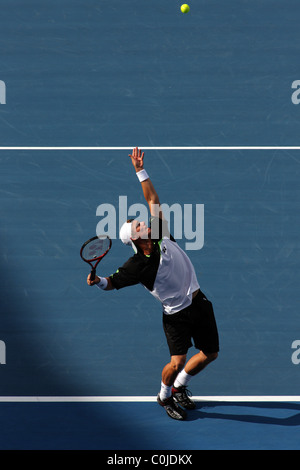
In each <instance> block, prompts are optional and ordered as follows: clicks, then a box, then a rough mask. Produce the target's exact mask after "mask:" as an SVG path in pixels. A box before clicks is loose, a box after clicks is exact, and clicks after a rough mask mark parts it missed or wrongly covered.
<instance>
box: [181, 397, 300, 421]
mask: <svg viewBox="0 0 300 470" xmlns="http://www.w3.org/2000/svg"><path fill="white" fill-rule="evenodd" d="M215 407H217V408H218V409H219V408H220V407H221V408H222V407H224V409H225V411H224V412H223V411H222V412H220V411H218V412H213V411H210V410H213V409H214V408H215ZM247 407H248V408H250V409H251V412H249V414H245V413H244V408H247ZM204 409H207V410H208V411H205V410H204ZM227 409H228V411H229V412H226V410H227ZM257 409H259V410H261V411H262V414H256V413H257ZM290 410H291V411H295V412H296V413H293V414H291V415H290V416H284V415H285V414H286V412H289V411H290ZM196 411H197V416H196V415H194V416H192V415H189V417H188V420H189V421H194V420H197V419H220V420H230V421H241V422H246V423H256V424H271V425H278V426H300V405H299V404H296V403H259V402H258V403H240V402H230V403H228V402H218V403H205V404H203V403H197V410H196ZM241 411H242V412H241ZM252 411H253V413H252ZM274 415H276V416H274ZM278 415H282V416H278Z"/></svg>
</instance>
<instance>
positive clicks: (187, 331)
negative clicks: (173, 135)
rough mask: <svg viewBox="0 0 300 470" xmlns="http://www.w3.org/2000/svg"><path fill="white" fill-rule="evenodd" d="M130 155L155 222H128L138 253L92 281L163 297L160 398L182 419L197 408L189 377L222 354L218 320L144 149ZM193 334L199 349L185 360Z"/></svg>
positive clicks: (124, 233)
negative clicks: (165, 358) (171, 227)
mask: <svg viewBox="0 0 300 470" xmlns="http://www.w3.org/2000/svg"><path fill="white" fill-rule="evenodd" d="M129 157H130V158H131V161H132V164H133V166H134V168H135V171H136V174H137V177H138V179H139V181H140V183H141V186H142V190H143V194H144V197H145V199H146V201H147V203H148V205H149V209H150V214H151V223H150V227H148V226H147V224H146V223H145V222H139V221H138V220H130V221H128V222H126V223H124V225H123V226H122V227H121V230H120V239H121V240H122V242H123V243H124V244H125V245H128V246H131V247H132V248H133V249H134V251H135V254H134V255H133V256H132V257H131V258H129V259H128V261H127V262H126V263H125V264H124V265H123V266H122V267H120V268H119V269H118V270H117V271H116V273H114V274H113V275H111V276H109V277H99V276H96V278H95V280H94V281H91V280H90V275H89V276H88V278H87V283H88V285H90V286H92V285H97V286H98V287H99V288H101V289H104V290H112V289H121V288H124V287H128V286H132V285H135V284H139V283H140V284H142V285H144V286H145V287H146V288H147V289H148V290H149V292H150V293H151V294H152V295H153V296H154V297H156V298H157V299H158V300H159V301H160V302H161V304H162V307H163V327H164V331H165V335H166V339H167V343H168V346H169V351H170V356H171V359H170V362H169V363H168V364H166V366H165V367H164V368H163V371H162V380H161V389H160V392H159V393H158V396H157V402H158V403H159V405H161V406H162V407H163V408H164V409H165V411H166V412H167V414H168V415H169V416H170V417H171V418H173V419H178V420H183V419H185V418H186V411H185V409H194V408H195V403H194V402H193V401H192V400H191V398H190V396H189V395H190V393H189V391H188V389H187V386H188V383H189V381H190V380H191V379H192V377H194V376H195V375H196V374H198V373H199V372H201V371H202V370H203V369H204V368H205V367H206V366H207V365H208V364H209V363H210V362H212V361H214V360H215V359H216V358H217V356H218V352H219V337H218V330H217V325H216V321H215V316H214V312H213V307H212V304H211V302H210V301H209V300H208V299H207V298H206V296H205V295H204V294H203V292H201V290H200V287H199V284H198V281H197V277H196V274H195V270H194V267H193V265H192V263H191V261H190V259H189V257H188V256H187V255H186V253H185V252H184V251H183V250H182V249H181V248H180V247H179V245H178V244H177V243H176V241H175V240H174V238H173V237H172V236H171V235H170V234H169V231H168V224H167V222H166V220H165V218H164V216H163V213H162V211H161V207H160V202H159V198H158V195H157V193H156V191H155V189H154V186H153V184H152V182H151V180H150V178H149V176H148V174H147V172H146V170H145V169H144V152H141V150H140V149H139V148H138V147H136V148H134V149H133V151H132V155H129ZM192 339H193V341H194V346H195V348H196V350H198V352H197V353H196V354H194V355H193V356H192V357H191V358H190V359H189V360H188V362H187V363H186V359H187V352H188V349H189V348H190V347H191V346H192V345H193V344H192V341H191V340H192Z"/></svg>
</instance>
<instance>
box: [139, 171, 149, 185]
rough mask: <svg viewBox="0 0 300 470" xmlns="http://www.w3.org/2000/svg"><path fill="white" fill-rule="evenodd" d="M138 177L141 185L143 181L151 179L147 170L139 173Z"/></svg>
mask: <svg viewBox="0 0 300 470" xmlns="http://www.w3.org/2000/svg"><path fill="white" fill-rule="evenodd" d="M136 176H137V177H138V179H139V181H140V183H142V182H143V181H145V180H147V179H149V175H148V173H147V171H146V170H141V171H138V172H137V174H136Z"/></svg>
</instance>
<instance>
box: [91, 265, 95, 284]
mask: <svg viewBox="0 0 300 470" xmlns="http://www.w3.org/2000/svg"><path fill="white" fill-rule="evenodd" d="M95 277H96V269H95V268H93V269H92V270H91V276H90V281H94V280H95Z"/></svg>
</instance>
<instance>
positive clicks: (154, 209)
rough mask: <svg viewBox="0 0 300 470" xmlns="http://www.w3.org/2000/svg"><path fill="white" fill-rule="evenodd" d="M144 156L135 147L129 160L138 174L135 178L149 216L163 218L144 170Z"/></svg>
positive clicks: (155, 193)
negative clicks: (146, 204)
mask: <svg viewBox="0 0 300 470" xmlns="http://www.w3.org/2000/svg"><path fill="white" fill-rule="evenodd" d="M144 155H145V152H142V151H141V149H139V148H138V147H135V148H134V149H133V151H132V154H131V155H129V157H130V158H131V161H132V164H133V166H134V169H135V171H136V173H137V174H138V173H140V174H139V175H137V176H138V178H139V180H140V182H141V185H142V190H143V193H144V197H145V199H146V201H147V203H148V206H149V209H150V214H151V215H152V216H155V217H160V218H163V214H162V212H161V209H160V202H159V197H158V194H157V192H156V190H155V188H154V186H153V184H152V181H151V180H150V178H149V175H148V174H147V172H146V170H145V169H144Z"/></svg>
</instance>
